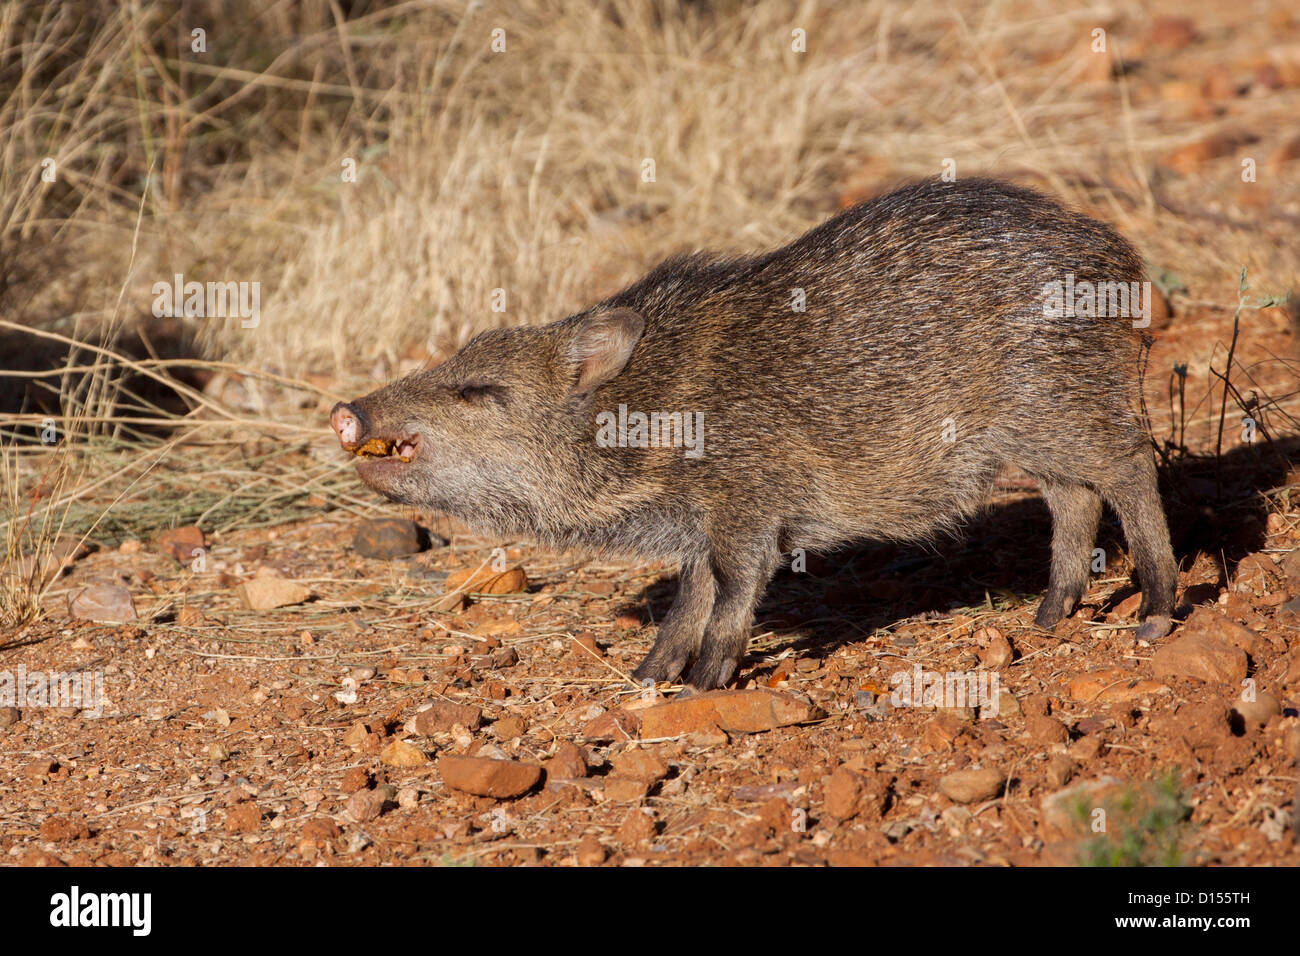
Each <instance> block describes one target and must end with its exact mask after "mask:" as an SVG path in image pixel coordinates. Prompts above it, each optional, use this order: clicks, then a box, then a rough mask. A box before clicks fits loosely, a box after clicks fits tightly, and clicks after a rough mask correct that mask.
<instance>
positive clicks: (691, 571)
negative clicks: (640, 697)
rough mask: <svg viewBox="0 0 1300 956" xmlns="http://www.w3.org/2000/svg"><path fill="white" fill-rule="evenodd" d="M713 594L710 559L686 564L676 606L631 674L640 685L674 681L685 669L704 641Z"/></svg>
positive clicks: (681, 576) (691, 560) (679, 580)
mask: <svg viewBox="0 0 1300 956" xmlns="http://www.w3.org/2000/svg"><path fill="white" fill-rule="evenodd" d="M713 595H714V584H713V569H712V568H711V567H710V565H709V559H708V557H707V556H700V557H697V558H688V559H687V560H685V561H683V562H682V568H681V572H680V574H679V575H678V587H677V597H676V598H675V599H674V600H673V606H672V607H671V608H670V609H669V611H668V613H667V614H666V615H665V616H664V619H663V620H662V621H661V622H660V623H659V633H658V635H657V636H656V637H655V643H654V647H652V648H651V649H650V653H649V654H647V655H646V656H645V660H643V661H642V662H641V663H640V664H639V665H638V666H637V669H636V670H635V671H633V672H632V677H633V679H634V680H635V681H636V682H637V683H638V684H644V683H645V682H646V681H650V682H651V683H654V682H657V681H671V680H675V679H676V678H677V675H678V674H680V673H681V672H682V671H683V670H685V669H686V665H687V664H689V663H690V662H691V660H693V659H694V658H695V656H696V654H698V653H699V650H700V644H701V643H703V641H704V626H705V625H706V624H707V623H708V621H709V614H710V613H711V612H712V610H713Z"/></svg>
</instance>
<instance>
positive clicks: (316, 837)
mask: <svg viewBox="0 0 1300 956" xmlns="http://www.w3.org/2000/svg"><path fill="white" fill-rule="evenodd" d="M342 835H343V831H342V830H340V829H339V828H338V824H336V823H335V822H334V821H333V820H331V819H329V818H328V817H316V818H314V819H311V820H308V821H307V822H306V823H304V824H303V825H302V837H301V844H306V845H308V846H312V847H316V848H317V849H320V848H321V847H323V846H325V844H327V843H329V842H330V841H331V840H334V839H336V838H338V837H340V836H342ZM301 844H300V845H301Z"/></svg>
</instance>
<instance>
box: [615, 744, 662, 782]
mask: <svg viewBox="0 0 1300 956" xmlns="http://www.w3.org/2000/svg"><path fill="white" fill-rule="evenodd" d="M609 762H610V765H611V766H612V767H613V768H614V772H615V773H617V774H619V775H621V776H624V777H631V778H633V779H636V780H649V781H650V782H652V783H653V782H655V781H658V780H662V779H663V778H664V777H666V776H668V762H667V761H665V760H664V758H663V757H661V756H659V754H657V753H655V752H654V751H651V750H643V749H637V750H623V751H621V752H619V753H616V754H614V756H612V757H610V759H609Z"/></svg>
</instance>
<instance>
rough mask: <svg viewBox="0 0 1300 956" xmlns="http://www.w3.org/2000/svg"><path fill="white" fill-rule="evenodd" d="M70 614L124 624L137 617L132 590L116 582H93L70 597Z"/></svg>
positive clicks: (79, 617)
mask: <svg viewBox="0 0 1300 956" xmlns="http://www.w3.org/2000/svg"><path fill="white" fill-rule="evenodd" d="M68 614H69V615H71V616H72V617H74V618H77V619H78V620H82V621H100V622H108V623H112V624H122V623H124V622H126V621H134V620H135V619H136V613H135V602H134V601H133V600H131V592H130V591H128V590H127V589H126V588H124V587H120V586H118V585H116V584H91V585H89V586H88V587H84V588H81V589H80V590H77V591H74V592H73V593H72V594H71V595H70V596H69V597H68Z"/></svg>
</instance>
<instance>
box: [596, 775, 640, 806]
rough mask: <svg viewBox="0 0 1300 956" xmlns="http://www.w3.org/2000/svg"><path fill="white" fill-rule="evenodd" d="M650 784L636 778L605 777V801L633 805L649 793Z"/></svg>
mask: <svg viewBox="0 0 1300 956" xmlns="http://www.w3.org/2000/svg"><path fill="white" fill-rule="evenodd" d="M651 783H652V781H650V780H641V779H638V778H636V777H615V776H609V777H606V778H605V786H604V790H605V799H606V800H612V801H614V802H615V803H633V802H635V801H637V800H641V799H644V797H645V795H646V794H647V793H649V792H650V786H651Z"/></svg>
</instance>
